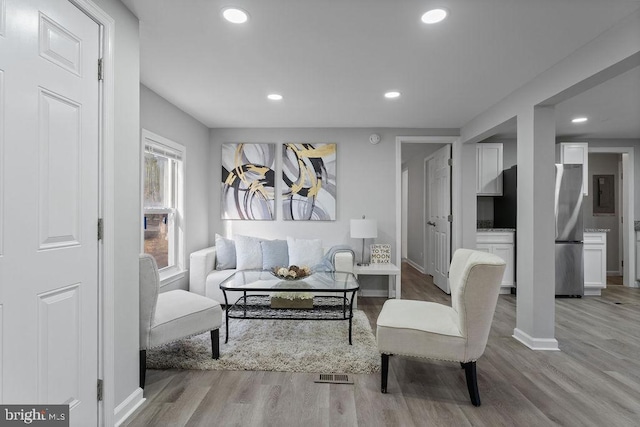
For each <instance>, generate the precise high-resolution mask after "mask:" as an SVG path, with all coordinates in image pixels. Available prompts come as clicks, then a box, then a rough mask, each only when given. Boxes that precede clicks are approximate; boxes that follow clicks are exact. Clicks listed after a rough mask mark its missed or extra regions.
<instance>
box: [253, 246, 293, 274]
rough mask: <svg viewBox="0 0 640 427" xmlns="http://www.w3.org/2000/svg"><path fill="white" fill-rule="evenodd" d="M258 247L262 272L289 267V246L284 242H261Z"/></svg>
mask: <svg viewBox="0 0 640 427" xmlns="http://www.w3.org/2000/svg"><path fill="white" fill-rule="evenodd" d="M260 246H261V247H262V269H263V270H273V269H274V268H276V267H288V266H289V246H288V245H287V241H286V240H263V241H262V242H260Z"/></svg>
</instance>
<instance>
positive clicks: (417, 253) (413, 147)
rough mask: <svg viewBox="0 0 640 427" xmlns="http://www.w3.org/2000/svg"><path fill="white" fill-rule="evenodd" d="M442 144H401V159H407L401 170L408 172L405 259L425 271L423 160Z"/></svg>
mask: <svg viewBox="0 0 640 427" xmlns="http://www.w3.org/2000/svg"><path fill="white" fill-rule="evenodd" d="M443 146H444V144H418V143H404V144H402V158H403V159H408V160H407V161H406V162H405V163H403V168H406V169H407V170H408V171H409V201H408V202H409V203H408V205H409V206H408V233H407V258H408V259H409V260H410V261H411V262H412V263H414V264H415V265H417V266H419V267H421V268H422V269H423V270H426V265H424V254H425V251H426V249H425V247H424V227H425V222H426V219H425V217H424V214H425V212H424V203H425V200H424V190H425V175H424V173H425V167H424V159H425V158H427V157H429V156H430V155H431V154H433V153H435V152H436V151H437V150H438V149H440V148H441V147H443Z"/></svg>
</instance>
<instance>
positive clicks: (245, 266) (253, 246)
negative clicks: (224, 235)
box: [234, 236, 262, 270]
mask: <svg viewBox="0 0 640 427" xmlns="http://www.w3.org/2000/svg"><path fill="white" fill-rule="evenodd" d="M234 240H235V241H236V268H237V269H238V270H254V269H258V270H260V269H262V248H261V247H260V241H261V240H260V239H258V238H257V237H249V236H235V239H234Z"/></svg>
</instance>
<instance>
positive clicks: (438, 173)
mask: <svg viewBox="0 0 640 427" xmlns="http://www.w3.org/2000/svg"><path fill="white" fill-rule="evenodd" d="M450 159H451V145H449V144H447V145H445V146H444V147H442V148H441V149H439V150H438V151H436V152H435V154H434V160H435V171H434V173H433V175H434V181H435V186H436V188H435V197H436V201H435V206H434V210H435V223H436V226H435V229H436V231H435V238H434V240H435V257H434V258H435V265H434V270H435V274H434V275H433V281H434V283H435V284H436V286H438V287H439V288H440V289H442V290H443V291H445V292H446V293H450V292H451V291H450V290H449V263H450V262H451V222H449V221H450V215H451V166H450V165H449V160H450Z"/></svg>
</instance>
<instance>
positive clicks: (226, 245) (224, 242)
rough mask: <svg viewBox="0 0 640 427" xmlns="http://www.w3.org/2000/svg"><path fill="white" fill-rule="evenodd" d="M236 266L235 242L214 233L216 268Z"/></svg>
mask: <svg viewBox="0 0 640 427" xmlns="http://www.w3.org/2000/svg"><path fill="white" fill-rule="evenodd" d="M229 268H236V244H235V242H234V241H233V240H231V239H227V238H224V237H222V236H221V235H219V234H216V270H227V269H229Z"/></svg>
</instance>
